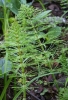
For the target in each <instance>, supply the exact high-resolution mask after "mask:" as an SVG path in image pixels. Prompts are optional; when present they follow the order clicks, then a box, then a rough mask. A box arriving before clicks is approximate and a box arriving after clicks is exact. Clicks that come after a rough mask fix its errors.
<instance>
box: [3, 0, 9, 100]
mask: <svg viewBox="0 0 68 100" xmlns="http://www.w3.org/2000/svg"><path fill="white" fill-rule="evenodd" d="M3 5H4V6H3V11H4V23H3V34H4V40H5V41H6V38H7V27H8V13H7V8H6V0H4V3H3ZM5 52H6V55H5V70H4V71H5V74H4V86H5V85H6V82H7V76H6V67H7V57H8V53H7V48H5ZM4 100H6V91H5V95H4Z"/></svg>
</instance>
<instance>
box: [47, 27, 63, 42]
mask: <svg viewBox="0 0 68 100" xmlns="http://www.w3.org/2000/svg"><path fill="white" fill-rule="evenodd" d="M60 35H61V28H60V27H58V26H57V27H53V28H51V29H50V30H49V32H48V33H47V34H46V39H47V41H48V40H52V39H55V38H57V37H58V36H60Z"/></svg>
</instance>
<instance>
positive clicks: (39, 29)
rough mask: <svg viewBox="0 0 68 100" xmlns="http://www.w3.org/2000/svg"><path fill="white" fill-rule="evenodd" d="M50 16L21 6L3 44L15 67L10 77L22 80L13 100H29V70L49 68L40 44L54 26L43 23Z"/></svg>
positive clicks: (43, 48)
mask: <svg viewBox="0 0 68 100" xmlns="http://www.w3.org/2000/svg"><path fill="white" fill-rule="evenodd" d="M49 13H50V11H42V10H39V9H34V8H33V7H29V6H27V5H21V8H20V10H19V12H18V15H17V16H16V17H15V20H14V22H13V23H12V25H11V26H9V29H8V34H7V38H6V39H5V42H4V44H3V48H7V52H8V53H7V54H8V60H9V61H11V62H12V64H13V66H12V74H9V76H12V77H13V78H15V79H16V80H18V79H21V82H20V87H19V88H18V90H17V92H18V93H17V94H16V95H15V96H14V98H13V100H17V98H18V96H19V95H20V94H22V93H23V98H22V100H26V91H27V89H28V82H27V80H28V77H29V74H28V70H27V67H29V66H35V67H36V68H37V69H38V71H39V70H40V66H42V65H44V64H46V61H45V60H46V59H47V54H46V53H47V51H46V50H45V49H46V46H45V45H46V44H45V42H44V43H43V42H41V38H43V39H45V38H49V37H47V36H48V34H47V35H46V34H44V30H45V29H48V28H51V27H52V25H50V24H48V23H46V24H47V26H45V23H44V22H43V19H45V18H46V17H48V15H49ZM52 29H53V27H52ZM51 32H53V31H51ZM53 33H54V32H53ZM49 34H50V33H49ZM59 34H60V31H59ZM51 35H52V33H51ZM53 35H54V34H53ZM54 38H56V37H53V38H50V39H51V40H52V39H53V40H54ZM49 57H50V56H48V58H49ZM39 74H40V71H39ZM37 75H38V74H36V75H34V76H37ZM42 76H44V75H42ZM17 83H18V82H17ZM29 83H30V82H29ZM15 88H17V87H15Z"/></svg>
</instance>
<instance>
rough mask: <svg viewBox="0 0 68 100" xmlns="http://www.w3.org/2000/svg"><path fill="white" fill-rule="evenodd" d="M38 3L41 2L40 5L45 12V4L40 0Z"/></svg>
mask: <svg viewBox="0 0 68 100" xmlns="http://www.w3.org/2000/svg"><path fill="white" fill-rule="evenodd" d="M38 1H39V3H40V5H41V6H42V8H43V10H45V6H44V4H43V3H42V1H41V0H38Z"/></svg>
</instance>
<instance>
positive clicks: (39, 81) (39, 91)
mask: <svg viewBox="0 0 68 100" xmlns="http://www.w3.org/2000/svg"><path fill="white" fill-rule="evenodd" d="M35 3H37V2H35ZM39 4H40V3H38V5H39ZM33 5H35V6H34V7H36V4H33ZM38 5H37V6H38ZM58 5H59V4H58V3H57V2H56V3H54V2H52V3H49V4H46V7H47V9H50V10H52V14H53V15H49V13H50V11H49V12H47V14H46V15H47V16H46V18H47V17H48V18H49V20H47V21H46V20H44V19H45V18H44V15H43V14H45V13H44V12H43V11H42V10H41V12H40V13H39V14H37V15H36V13H38V12H39V10H38V11H37V10H36V12H33V10H30V13H29V10H28V12H27V8H26V12H25V14H22V16H24V21H23V20H22V19H21V17H22V16H21V15H19V16H17V17H16V18H18V19H16V20H15V22H14V23H13V24H12V26H11V28H10V30H9V33H10V34H11V35H10V36H9V35H8V39H7V41H9V42H6V45H5V47H8V51H9V52H8V54H9V60H10V61H9V60H8V62H7V63H8V64H7V66H9V63H10V65H11V64H12V63H13V64H14V65H13V67H14V68H12V67H10V69H9V68H8V67H7V68H8V69H7V72H10V73H7V72H6V73H7V79H9V78H10V77H12V78H13V79H12V81H11V83H10V85H9V86H8V89H7V96H6V98H7V100H14V99H13V97H14V95H16V96H18V93H19V91H20V90H21V88H22V85H23V84H24V83H23V80H22V79H23V78H22V76H23V74H22V73H23V72H22V70H24V69H21V68H22V66H21V61H20V60H21V58H19V55H20V57H23V59H24V63H23V66H24V68H26V69H25V71H24V73H25V72H26V75H27V81H26V82H27V86H28V88H27V89H26V92H27V94H26V95H27V96H26V97H27V99H26V100H68V95H67V92H68V87H67V86H68V29H67V23H66V22H65V23H64V21H63V20H62V22H59V21H58V22H55V21H53V18H52V17H51V16H61V15H62V11H63V10H62V11H61V10H60V9H59V8H60V7H61V6H60V5H59V6H58ZM54 6H55V7H56V10H58V13H57V12H56V10H55V9H53V8H54ZM38 8H41V7H40V6H38ZM23 11H24V10H23ZM46 11H47V10H46ZM32 13H34V14H35V15H36V16H34V15H31V14H32ZM28 14H29V19H28ZM57 14H58V15H57ZM25 15H27V17H25ZM39 16H40V17H39ZM32 17H34V18H35V19H32ZM30 18H31V19H30ZM41 18H42V20H41V21H39V19H41ZM25 19H26V21H25ZM27 19H28V20H29V22H28V20H27ZM51 19H52V22H51ZM56 20H57V18H56ZM17 21H18V22H17ZM21 21H22V22H21ZM32 21H33V22H32ZM43 21H44V22H45V23H44V22H43ZM23 23H24V24H23ZM40 23H41V24H40ZM14 25H15V26H14ZM35 25H36V26H35ZM20 26H21V27H22V26H24V27H25V26H26V29H25V30H24V28H23V30H24V33H26V32H27V33H28V34H27V36H28V38H25V37H26V35H24V36H23V38H22V39H23V46H21V47H20V45H22V42H21V41H22V40H21V37H22V33H20V30H21V28H20ZM31 26H32V27H31ZM19 28H20V30H18V29H19ZM13 30H14V31H13ZM17 30H18V31H17ZM23 30H22V32H23ZM28 31H29V32H28ZM36 31H38V32H39V31H40V34H38V36H37V35H36V37H34V36H35V35H34V34H35V33H36ZM16 32H17V33H16ZM14 34H16V36H15V35H14ZM18 34H19V35H18ZM17 35H18V36H17ZM20 35H21V36H20ZM44 37H45V38H44ZM15 40H16V41H15ZM24 40H25V41H24ZM26 40H27V41H26ZM11 41H14V42H11ZM15 42H16V43H17V44H15ZM18 44H20V45H18ZM29 45H30V46H29ZM22 47H24V48H23V52H24V56H21V55H23V52H22V50H21V49H22ZM25 47H28V48H27V49H28V50H26V48H25ZM42 47H43V48H42ZM3 48H4V45H3ZM3 48H2V49H3ZM17 50H19V51H21V52H19V51H17ZM30 50H31V51H30ZM33 50H34V51H33ZM11 51H12V52H11ZM2 52H5V51H4V49H3V50H2ZM17 53H19V54H17ZM34 53H35V54H34ZM4 54H5V53H4ZM44 54H45V55H44ZM1 55H2V54H1ZM17 57H18V58H17ZM11 62H12V63H11ZM19 63H20V66H19ZM0 65H1V66H0V71H1V72H0V74H4V70H5V69H4V58H1V60H0ZM25 66H26V67H25ZM16 67H18V68H16ZM11 69H13V70H12V71H11ZM14 72H15V73H14ZM9 76H10V77H9ZM23 77H24V76H23ZM0 80H1V81H0V94H1V93H2V90H3V87H4V85H3V81H4V76H3V75H2V76H1V79H0ZM22 98H23V95H22V93H20V95H19V96H18V98H17V99H15V100H22Z"/></svg>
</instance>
